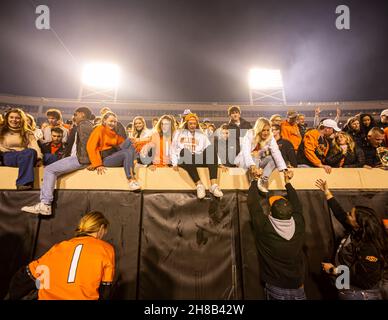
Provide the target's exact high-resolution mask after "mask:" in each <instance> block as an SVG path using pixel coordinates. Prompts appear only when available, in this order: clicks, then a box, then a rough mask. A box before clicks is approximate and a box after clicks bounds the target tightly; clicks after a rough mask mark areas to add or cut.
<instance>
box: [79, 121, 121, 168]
mask: <svg viewBox="0 0 388 320" xmlns="http://www.w3.org/2000/svg"><path fill="white" fill-rule="evenodd" d="M123 141H124V138H123V137H122V136H119V135H118V134H117V133H116V132H115V131H114V130H112V129H110V128H108V127H106V126H104V125H99V126H97V127H95V128H94V129H93V131H92V133H91V134H90V137H89V140H88V143H87V145H86V150H87V151H88V155H89V159H90V162H91V166H92V167H94V168H97V167H100V166H102V165H103V162H102V159H101V153H100V152H101V151H104V150H108V149H110V148H112V147H115V146H118V145H119V144H120V143H122V142H123Z"/></svg>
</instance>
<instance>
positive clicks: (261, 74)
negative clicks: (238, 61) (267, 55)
mask: <svg viewBox="0 0 388 320" xmlns="http://www.w3.org/2000/svg"><path fill="white" fill-rule="evenodd" d="M249 98H250V103H251V105H253V104H254V102H256V101H259V100H261V101H264V99H266V98H267V100H270V101H282V102H283V104H286V98H285V94H284V88H283V80H282V74H281V72H280V70H276V69H259V68H253V69H251V70H249Z"/></svg>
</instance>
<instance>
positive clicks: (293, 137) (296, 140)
mask: <svg viewBox="0 0 388 320" xmlns="http://www.w3.org/2000/svg"><path fill="white" fill-rule="evenodd" d="M281 135H282V138H283V139H286V140H288V141H290V142H291V143H292V145H293V146H294V150H295V151H296V150H298V148H299V145H300V143H301V142H302V136H301V134H300V132H299V127H298V124H297V123H294V124H293V125H291V124H290V123H289V122H288V121H287V120H285V121H283V122H282V124H281Z"/></svg>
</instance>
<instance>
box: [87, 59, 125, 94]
mask: <svg viewBox="0 0 388 320" xmlns="http://www.w3.org/2000/svg"><path fill="white" fill-rule="evenodd" d="M119 78H120V70H119V67H118V66H117V65H115V64H110V63H89V64H87V65H85V66H84V69H83V72H82V82H83V84H85V85H87V86H90V87H94V88H101V89H113V88H116V87H117V86H118V85H119Z"/></svg>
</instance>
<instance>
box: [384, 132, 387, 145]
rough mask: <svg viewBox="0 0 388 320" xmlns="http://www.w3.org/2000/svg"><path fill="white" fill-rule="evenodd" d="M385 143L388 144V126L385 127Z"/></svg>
mask: <svg viewBox="0 0 388 320" xmlns="http://www.w3.org/2000/svg"><path fill="white" fill-rule="evenodd" d="M384 135H385V145H386V146H388V127H386V128H385V129H384Z"/></svg>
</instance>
